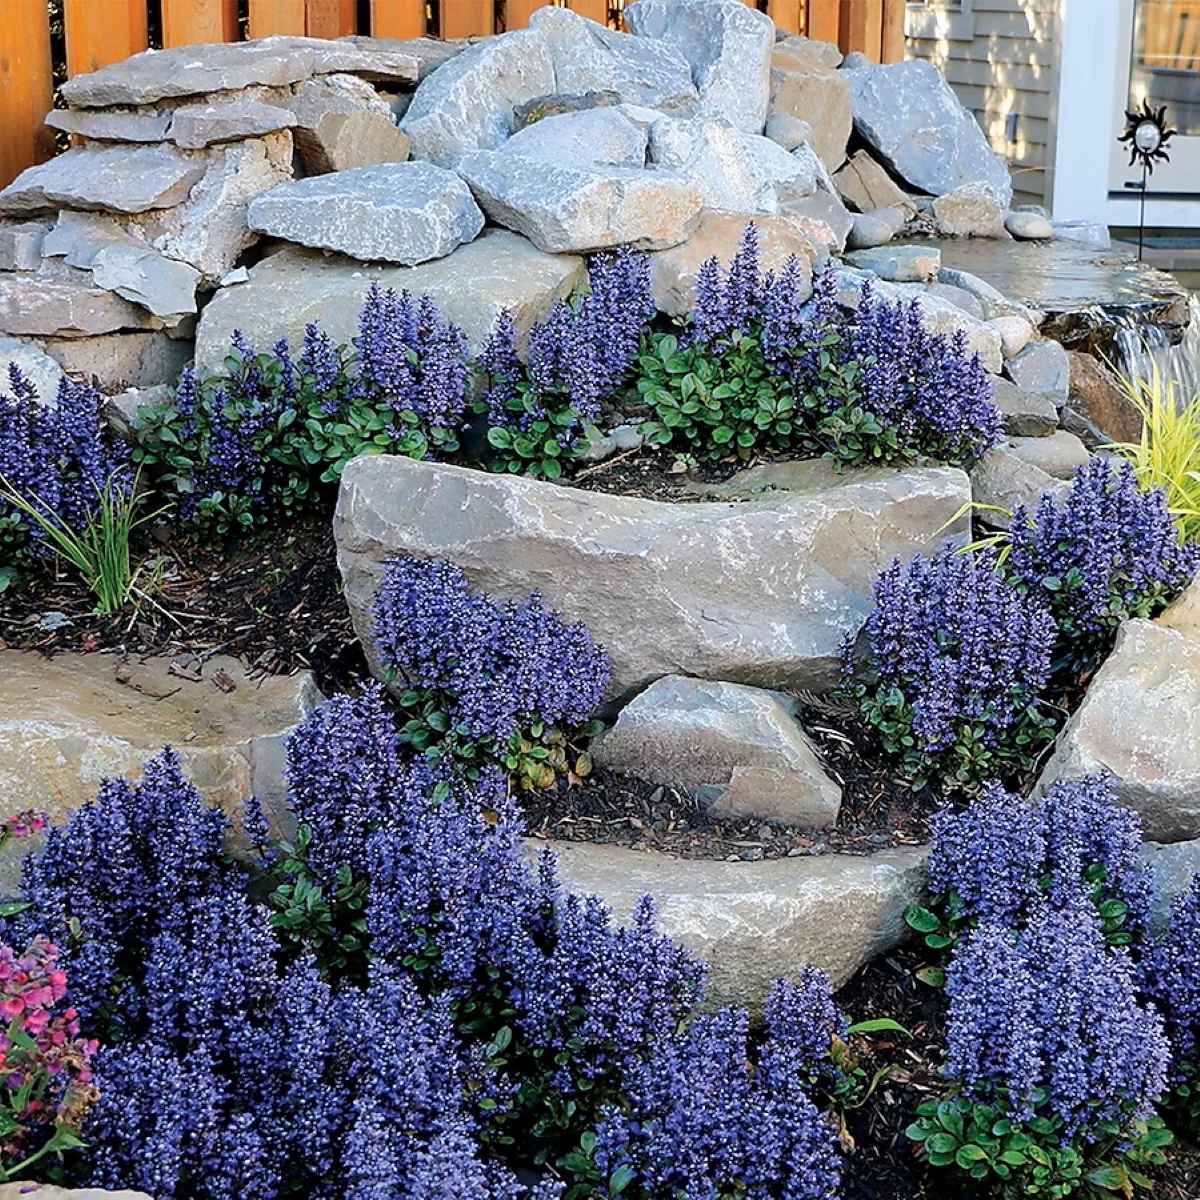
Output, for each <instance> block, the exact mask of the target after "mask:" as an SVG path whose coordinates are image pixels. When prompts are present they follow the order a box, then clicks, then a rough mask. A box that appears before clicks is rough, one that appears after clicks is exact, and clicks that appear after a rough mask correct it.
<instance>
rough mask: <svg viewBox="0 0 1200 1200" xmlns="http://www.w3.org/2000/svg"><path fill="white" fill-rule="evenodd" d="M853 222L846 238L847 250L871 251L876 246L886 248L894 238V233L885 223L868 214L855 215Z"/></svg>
mask: <svg viewBox="0 0 1200 1200" xmlns="http://www.w3.org/2000/svg"><path fill="white" fill-rule="evenodd" d="M853 220H854V224H853V225H852V226H851V228H850V235H849V236H848V237H847V238H846V249H848V250H871V249H874V248H875V247H876V246H886V245H887V244H888V242H890V241H891V240H892V238H893V237H895V231H894V230H893V229H892V227H891V225H890V224H889V223H888V222H887V221H881V220H880V219H879V218H878V217H873V216H871V214H870V213H855V214H854V215H853Z"/></svg>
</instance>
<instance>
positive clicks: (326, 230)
mask: <svg viewBox="0 0 1200 1200" xmlns="http://www.w3.org/2000/svg"><path fill="white" fill-rule="evenodd" d="M247 223H248V224H249V226H250V228H251V229H254V230H256V231H258V232H260V233H268V234H271V235H272V236H273V237H279V238H283V239H285V240H286V241H289V242H298V243H299V244H300V245H302V246H314V247H317V248H322V249H326V250H337V251H339V252H340V253H342V254H346V255H349V256H350V257H351V258H359V259H366V260H368V261H383V262H394V263H401V264H403V265H404V266H409V267H411V266H415V265H416V264H417V263H421V262H426V261H428V260H429V259H431V258H444V257H445V256H446V255H447V254H449V253H450V252H451V251H452V250H453V249H454V248H455V247H456V246H461V245H462V244H463V243H464V242H469V241H471V240H473V239H474V238H475V237H476V236H477V235H478V234H479V231H480V230H481V229H482V228H483V213H481V212H480V211H479V207H478V205H477V204H476V203H475V201H474V200H473V199H472V198H471V192H470V190H469V189H468V187H467V185H466V184H465V183H463V181H462V180H461V179H459V177H458V176H457V175H455V174H454V172H453V171H447V170H445V169H444V168H442V167H436V166H434V165H433V163H427V162H413V163H381V164H378V165H376V166H373V167H358V168H356V169H354V170H350V171H337V172H335V173H333V174H330V175H316V176H313V177H312V178H310V179H296V180H293V181H292V182H290V183H281V184H280V185H279V186H278V187H275V188H272V189H271V190H270V191H269V192H264V193H263V194H262V195H261V196H256V197H255V198H254V199H253V200H251V201H250V207H249V211H248V215H247Z"/></svg>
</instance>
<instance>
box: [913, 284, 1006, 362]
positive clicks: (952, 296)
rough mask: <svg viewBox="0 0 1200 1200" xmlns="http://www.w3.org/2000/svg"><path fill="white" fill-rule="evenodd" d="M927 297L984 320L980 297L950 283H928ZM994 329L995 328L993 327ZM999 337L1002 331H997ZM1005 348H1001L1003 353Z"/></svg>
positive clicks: (926, 286)
mask: <svg viewBox="0 0 1200 1200" xmlns="http://www.w3.org/2000/svg"><path fill="white" fill-rule="evenodd" d="M925 295H926V296H931V297H936V298H937V299H939V300H946V301H949V303H951V304H953V305H954V307H955V308H961V309H962V310H963V312H965V313H968V314H970V315H971V316H972V317H974V318H975V319H976V320H977V321H982V320H983V305H982V304H981V303H980V301H979V299H978V297H976V296H973V295H971V293H970V292H968V291H966V290H964V289H963V288H957V287H951V286H950V284H948V283H938V282H936V281H935V282H934V283H927V284H926V285H925ZM993 328H994V327H993ZM996 334H997V336H999V334H1000V331H999V330H998V329H997V330H996ZM1003 349H1004V347H1003V346H1001V351H1003Z"/></svg>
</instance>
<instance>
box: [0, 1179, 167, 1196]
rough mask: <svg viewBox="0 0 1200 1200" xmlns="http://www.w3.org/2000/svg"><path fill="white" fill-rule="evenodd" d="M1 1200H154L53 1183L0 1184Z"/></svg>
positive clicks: (128, 1193)
mask: <svg viewBox="0 0 1200 1200" xmlns="http://www.w3.org/2000/svg"><path fill="white" fill-rule="evenodd" d="M0 1200H152V1197H150V1196H148V1195H146V1193H145V1192H129V1191H120V1192H109V1191H105V1190H104V1189H102V1188H61V1187H56V1186H55V1185H54V1184H52V1183H24V1182H18V1183H0Z"/></svg>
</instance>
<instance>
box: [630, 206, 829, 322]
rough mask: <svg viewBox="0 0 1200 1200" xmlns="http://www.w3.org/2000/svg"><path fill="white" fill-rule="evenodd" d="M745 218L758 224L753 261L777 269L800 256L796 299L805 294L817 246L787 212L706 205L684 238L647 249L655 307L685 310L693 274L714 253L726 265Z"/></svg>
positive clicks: (677, 313) (678, 313) (693, 292)
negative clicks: (722, 209) (727, 209)
mask: <svg viewBox="0 0 1200 1200" xmlns="http://www.w3.org/2000/svg"><path fill="white" fill-rule="evenodd" d="M750 221H752V222H753V224H754V226H755V228H756V229H757V230H758V261H759V264H760V266H761V267H762V269H763V270H764V271H778V270H779V269H780V268H781V267H782V266H783V265H784V263H786V262H787V260H788V259H789V258H791V257H793V256H795V257H796V258H798V259H799V260H800V284H801V288H800V299H802V300H804V299H807V298H808V294H809V292H810V291H811V286H810V285H811V280H812V266H811V264H812V261H813V260H814V259H815V257H816V251H815V250H814V249H813V245H812V243H811V242H810V241H809V240H808V238H807V237H806V236H805V235H804V233H802V232H801V231H800V229H799V228H798V227H797V225H796V223H795V222H793V221H791V220H789V219H788V218H787V217H768V216H756V217H747V216H746V215H744V214H741V213H727V212H720V211H719V210H717V209H711V208H707V209H705V210H704V211H703V212H702V213H701V214H700V222H699V224H698V225H697V226H696V228H695V230H694V231H693V233H692V236H691V237H690V238H688V240H687V241H686V242H684V243H683V244H682V245H680V246H672V247H671V248H670V249H669V250H656V251H655V252H654V253H652V254H651V255H650V287H651V290H652V291H653V293H654V303H655V304H656V305H657V306H658V309H659V311H660V312H664V313H668V314H669V315H670V316H673V317H678V316H682V315H683V314H684V313H687V312H690V311H691V309H692V305H693V304H694V303H695V300H696V277H697V275H698V274H699V273H700V267H701V265H702V264H703V263H704V262H705V261H706V260H707V259H710V258H713V257H716V258H717V259H719V260H720V261H721V263H722V264H723V265H724V266H728V265H729V263H730V261H731V260H732V258H733V256H734V255H735V254H736V253H737V248H738V243H739V242H740V241H741V237H742V234H743V233H744V232H745V229H746V224H747V222H750Z"/></svg>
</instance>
